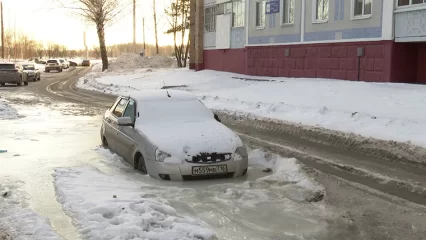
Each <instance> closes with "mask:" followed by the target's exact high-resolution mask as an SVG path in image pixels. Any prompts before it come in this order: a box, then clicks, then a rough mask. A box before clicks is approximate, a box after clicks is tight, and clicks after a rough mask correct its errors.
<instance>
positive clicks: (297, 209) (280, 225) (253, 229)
mask: <svg viewBox="0 0 426 240" xmlns="http://www.w3.org/2000/svg"><path fill="white" fill-rule="evenodd" d="M96 151H97V152H98V153H99V154H101V155H102V156H104V157H105V160H104V161H105V165H108V166H111V165H112V166H114V167H116V168H117V169H119V170H120V171H123V172H130V173H132V172H133V167H132V166H131V165H130V164H129V163H128V162H126V161H125V160H123V159H122V158H121V157H119V156H117V155H116V154H114V153H111V152H110V151H109V150H106V149H104V148H96ZM248 153H249V163H250V164H249V170H248V171H249V172H248V174H247V175H246V176H245V177H240V178H234V179H216V180H211V181H209V180H207V181H187V182H184V183H182V182H174V181H160V180H156V179H152V178H150V177H148V176H141V175H140V174H138V173H133V174H128V175H127V177H128V178H130V179H133V184H132V185H127V186H126V190H121V188H120V187H119V186H117V185H115V183H112V182H114V181H113V180H112V179H115V178H111V177H110V178H108V179H109V180H108V182H105V183H104V179H95V178H93V179H91V180H90V181H87V182H97V184H98V185H99V186H110V185H111V189H110V187H107V188H104V187H102V188H100V187H98V188H96V190H94V191H103V189H105V191H107V190H108V191H109V192H110V193H109V194H107V197H109V196H110V195H111V194H116V192H117V191H134V192H135V195H136V196H135V198H139V196H138V195H137V194H138V193H141V192H143V194H144V195H143V196H145V197H148V196H150V197H155V198H156V199H165V200H167V202H168V203H167V204H170V205H171V206H173V208H174V209H176V211H177V212H178V213H181V214H182V215H188V216H193V217H195V218H197V219H200V220H201V221H203V222H205V223H207V224H208V225H209V228H210V229H212V230H213V231H214V232H216V233H217V236H218V238H219V239H224V240H237V239H238V240H239V239H247V240H264V239H288V240H296V239H299V240H300V239H312V240H313V239H321V238H317V236H319V235H321V234H324V233H326V232H327V228H328V227H329V224H328V221H329V220H332V219H334V218H335V217H336V215H335V214H334V212H333V210H332V209H329V208H328V207H327V206H326V205H325V203H324V202H323V201H321V199H322V197H324V188H323V186H322V185H320V184H319V183H317V182H316V181H315V179H313V178H311V177H309V176H308V175H307V174H306V173H304V172H303V170H302V169H301V166H300V165H299V164H298V163H297V161H296V160H294V159H287V158H283V157H280V156H278V155H275V154H270V153H267V152H264V151H262V150H258V149H256V150H251V149H249V152H248ZM266 167H270V168H271V169H272V172H268V173H266V172H263V171H262V170H263V169H265V168H266ZM81 176H82V174H80V175H79V176H78V177H77V178H80V177H81ZM105 180H106V178H105ZM74 181H75V180H74ZM119 181H120V182H121V180H119ZM86 185H87V184H86ZM90 185H95V184H90ZM70 189H71V187H70ZM100 189H101V190H100ZM70 191H71V190H70ZM79 192H80V191H78V190H77V193H73V194H76V195H77V194H79ZM93 194H96V193H93ZM83 195H84V194H83ZM101 196H102V195H101ZM118 196H119V195H118V194H117V197H118ZM313 199H315V200H313ZM81 203H82V204H84V203H85V201H84V200H83V201H81ZM229 213H232V214H229ZM326 239H327V238H326Z"/></svg>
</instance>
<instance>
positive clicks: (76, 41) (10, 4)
mask: <svg viewBox="0 0 426 240" xmlns="http://www.w3.org/2000/svg"><path fill="white" fill-rule="evenodd" d="M0 1H2V2H3V11H4V21H5V31H7V30H12V31H13V30H14V29H15V26H16V31H17V32H18V33H19V32H20V33H25V34H26V35H28V36H31V37H32V38H34V39H36V40H39V41H42V42H44V43H48V42H54V43H58V44H61V45H65V46H68V48H70V49H83V48H84V41H83V39H84V38H83V36H84V31H87V45H88V47H89V48H91V47H94V46H98V45H99V41H98V37H97V33H96V29H95V27H94V25H93V24H88V23H86V22H85V21H84V19H83V18H81V17H80V16H78V15H77V14H76V13H75V12H74V11H73V10H70V9H65V8H63V7H61V5H59V4H58V3H57V1H56V0H0ZM62 1H64V2H65V1H71V0H62ZM136 2H137V7H136V41H137V42H138V43H142V42H143V31H142V29H143V28H142V19H143V18H145V34H146V36H145V40H146V43H151V44H152V43H155V38H154V21H153V14H152V12H153V10H152V9H153V8H152V7H153V1H152V0H136ZM170 2H171V0H156V8H157V14H158V15H159V16H158V19H159V20H158V22H159V24H158V27H159V30H158V33H159V44H160V45H169V44H172V43H173V38H172V36H171V35H165V34H163V32H165V30H166V29H167V28H168V27H169V23H168V21H167V19H166V17H165V15H164V9H165V8H166V7H167V6H168V5H169V4H170ZM105 31H106V33H105V34H106V44H107V45H110V44H117V43H128V42H133V14H132V6H131V5H130V6H129V7H128V9H126V10H125V11H124V12H123V14H122V15H121V16H120V17H119V18H118V21H116V22H115V23H114V24H113V25H112V26H110V27H108V28H106V30H105Z"/></svg>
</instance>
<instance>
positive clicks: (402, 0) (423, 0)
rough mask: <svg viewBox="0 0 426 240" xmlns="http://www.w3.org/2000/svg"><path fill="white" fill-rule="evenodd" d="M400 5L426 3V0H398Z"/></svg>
mask: <svg viewBox="0 0 426 240" xmlns="http://www.w3.org/2000/svg"><path fill="white" fill-rule="evenodd" d="M397 2H398V7H401V6H410V5H415V4H422V3H426V0H397Z"/></svg>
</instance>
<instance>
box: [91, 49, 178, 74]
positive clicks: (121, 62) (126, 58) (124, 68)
mask: <svg viewBox="0 0 426 240" xmlns="http://www.w3.org/2000/svg"><path fill="white" fill-rule="evenodd" d="M175 62H176V61H175V60H174V59H173V58H171V57H166V56H150V57H147V56H144V57H142V56H140V55H138V54H134V53H127V54H123V55H121V56H119V57H118V58H116V59H113V60H110V63H109V69H108V72H120V73H122V72H128V71H132V70H135V69H139V68H173V67H175V64H176V63H175ZM93 71H95V72H101V71H102V64H99V63H98V64H95V65H94V66H93Z"/></svg>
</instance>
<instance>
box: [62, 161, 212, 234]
mask: <svg viewBox="0 0 426 240" xmlns="http://www.w3.org/2000/svg"><path fill="white" fill-rule="evenodd" d="M54 177H55V187H56V191H57V194H58V198H59V201H60V202H61V203H62V204H63V208H64V210H65V211H67V212H69V213H70V214H71V215H72V216H74V217H75V218H76V223H77V228H79V229H80V234H82V235H83V237H84V238H85V239H96V240H97V239H105V240H106V239H114V240H118V239H158V240H178V239H179V240H189V239H194V240H195V239H215V236H216V234H215V233H214V232H213V231H211V230H210V229H208V227H207V226H206V224H204V223H203V222H201V221H199V220H196V219H193V218H189V217H185V216H181V215H180V214H179V213H177V212H176V209H174V208H172V207H170V206H169V205H168V204H167V201H166V200H164V199H161V198H155V197H150V195H149V194H148V195H146V194H145V193H144V186H143V183H135V182H134V181H132V180H130V179H128V178H127V177H125V176H114V177H112V176H109V175H107V174H104V173H102V172H100V171H99V170H96V169H94V168H92V167H80V168H71V169H65V168H60V169H56V171H55V173H54Z"/></svg>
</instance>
